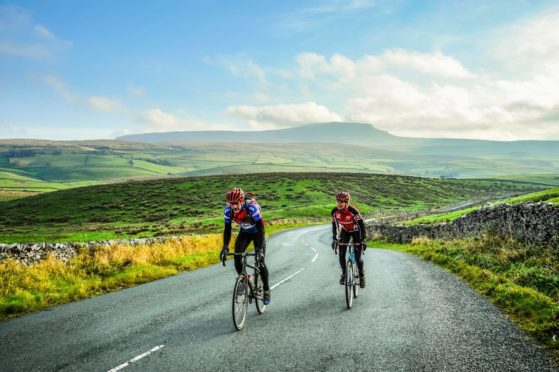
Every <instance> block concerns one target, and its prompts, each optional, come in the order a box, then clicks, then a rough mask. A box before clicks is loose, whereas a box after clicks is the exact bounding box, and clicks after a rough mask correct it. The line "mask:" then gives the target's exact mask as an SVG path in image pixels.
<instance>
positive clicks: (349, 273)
mask: <svg viewBox="0 0 559 372" xmlns="http://www.w3.org/2000/svg"><path fill="white" fill-rule="evenodd" d="M353 287H354V285H353V264H352V263H351V261H347V264H346V272H345V302H346V305H347V308H348V309H351V307H352V306H353Z"/></svg>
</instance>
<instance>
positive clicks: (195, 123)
mask: <svg viewBox="0 0 559 372" xmlns="http://www.w3.org/2000/svg"><path fill="white" fill-rule="evenodd" d="M139 121H141V122H144V123H147V124H149V128H147V130H146V131H155V132H168V131H188V130H223V129H226V127H225V126H223V125H219V124H211V123H206V122H203V121H200V120H196V119H193V118H189V117H187V116H185V115H182V114H172V113H168V112H165V111H163V110H161V109H159V108H152V109H149V110H146V111H144V112H143V113H142V114H141V115H140V117H139Z"/></svg>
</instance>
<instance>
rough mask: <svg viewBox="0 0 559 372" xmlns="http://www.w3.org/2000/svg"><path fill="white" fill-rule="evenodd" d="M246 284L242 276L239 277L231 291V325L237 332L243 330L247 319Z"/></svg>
mask: <svg viewBox="0 0 559 372" xmlns="http://www.w3.org/2000/svg"><path fill="white" fill-rule="evenodd" d="M247 309H248V284H247V282H246V278H245V277H244V275H242V274H241V275H239V277H238V278H237V281H236V282H235V288H234V289H233V324H234V325H235V328H236V329H237V331H240V330H241V329H243V326H244V325H245V321H246V318H247Z"/></svg>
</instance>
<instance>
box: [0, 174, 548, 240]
mask: <svg viewBox="0 0 559 372" xmlns="http://www.w3.org/2000/svg"><path fill="white" fill-rule="evenodd" d="M233 186H237V187H242V188H243V189H244V190H246V191H251V192H254V193H256V195H257V197H258V200H259V202H260V204H261V206H262V208H263V209H264V210H265V217H266V219H267V220H268V221H269V222H274V221H275V222H288V223H297V222H300V221H312V220H315V221H322V222H328V216H329V212H330V211H331V209H332V207H333V206H334V202H333V195H335V193H336V192H337V191H338V190H340V189H346V190H348V191H350V192H351V193H352V195H353V198H354V203H355V205H357V206H358V207H359V209H360V210H361V212H362V213H363V214H364V215H365V216H379V215H384V214H393V213H401V212H417V211H427V210H429V209H436V208H442V207H445V206H448V205H450V204H455V203H460V202H465V201H468V202H472V201H478V202H482V201H484V200H487V199H489V198H497V197H502V196H506V195H509V196H510V195H516V194H522V193H527V192H530V191H534V190H539V189H541V188H542V186H541V185H537V184H529V183H518V182H513V181H490V180H458V179H433V178H419V177H410V176H398V175H376V174H363V173H333V172H330V173H308V172H307V173H261V174H247V175H221V176H204V177H187V178H173V179H160V180H147V181H128V182H125V183H118V184H107V185H97V186H89V187H79V188H72V189H68V190H60V191H56V192H51V193H44V194H41V195H35V196H30V197H26V198H21V199H17V200H11V201H4V202H2V204H1V206H2V214H0V242H3V243H6V242H41V241H90V240H102V239H118V238H131V237H134V238H135V237H151V236H159V235H172V234H186V233H209V232H220V231H221V230H220V229H221V227H222V223H223V216H222V214H223V207H224V199H223V198H224V194H225V192H226V191H227V190H228V189H229V188H230V187H233Z"/></svg>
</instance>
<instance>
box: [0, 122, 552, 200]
mask: <svg viewBox="0 0 559 372" xmlns="http://www.w3.org/2000/svg"><path fill="white" fill-rule="evenodd" d="M259 172H350V173H376V174H400V175H413V176H423V177H447V178H448V177H451V178H482V177H483V178H506V177H511V176H512V177H513V178H514V179H516V180H519V179H527V180H528V181H529V182H532V183H534V182H541V183H543V184H546V185H549V186H552V185H556V184H558V183H559V179H557V178H556V177H555V176H554V175H555V174H557V173H559V144H558V143H557V142H556V141H513V142H498V141H479V140H454V139H420V138H404V137H397V136H393V135H391V134H389V133H387V132H384V131H381V130H378V129H376V128H374V127H373V126H372V125H369V124H356V123H322V124H309V125H304V126H300V127H296V128H288V129H281V130H269V131H253V132H234V131H199V132H171V133H151V134H140V135H130V136H123V137H120V138H117V139H116V140H99V141H91V140H90V141H62V142H61V141H44V140H0V200H6V199H13V198H17V197H21V196H25V195H33V194H37V193H41V192H47V191H53V190H59V189H66V188H72V187H79V186H86V185H94V184H101V183H107V182H120V181H123V180H127V179H149V178H162V177H176V176H200V175H218V174H242V173H259ZM542 175H543V176H542ZM538 177H539V178H540V180H539V181H537V180H536V179H537V178H538Z"/></svg>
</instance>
